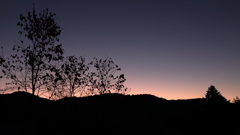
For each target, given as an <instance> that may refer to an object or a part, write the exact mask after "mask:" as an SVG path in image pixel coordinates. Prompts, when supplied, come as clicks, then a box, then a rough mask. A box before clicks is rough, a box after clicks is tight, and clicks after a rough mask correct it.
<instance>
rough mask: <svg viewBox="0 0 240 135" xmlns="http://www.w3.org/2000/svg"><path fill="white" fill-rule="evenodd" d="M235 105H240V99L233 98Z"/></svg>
mask: <svg viewBox="0 0 240 135" xmlns="http://www.w3.org/2000/svg"><path fill="white" fill-rule="evenodd" d="M233 103H237V104H240V98H239V97H238V96H236V98H233Z"/></svg>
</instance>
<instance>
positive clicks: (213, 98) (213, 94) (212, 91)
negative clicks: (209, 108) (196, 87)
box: [205, 85, 228, 103]
mask: <svg viewBox="0 0 240 135" xmlns="http://www.w3.org/2000/svg"><path fill="white" fill-rule="evenodd" d="M205 96H206V99H207V100H208V101H210V102H214V103H226V102H228V101H227V99H226V98H225V97H223V96H222V95H221V93H220V92H219V91H218V90H217V89H216V88H215V86H213V85H211V86H210V87H209V88H208V90H207V93H206V95H205Z"/></svg>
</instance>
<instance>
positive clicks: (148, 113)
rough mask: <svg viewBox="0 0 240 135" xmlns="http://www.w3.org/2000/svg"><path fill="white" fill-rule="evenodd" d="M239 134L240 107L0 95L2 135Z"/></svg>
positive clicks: (114, 97)
mask: <svg viewBox="0 0 240 135" xmlns="http://www.w3.org/2000/svg"><path fill="white" fill-rule="evenodd" d="M86 133H88V134H95V135H98V134H99V135H100V134H101V135H102V134H104V135H106V134H111V135H122V134H123V135H125V134H158V135H203V134H204V135H217V134H229V135H231V134H234V135H240V105H239V104H233V103H226V104H210V103H208V102H207V101H206V100H205V99H191V100H175V101H172V100H171V101H170V100H166V99H163V98H158V97H155V96H152V95H135V96H129V95H127V96H124V95H121V94H106V95H100V96H99V95H96V96H91V97H84V98H64V99H62V100H58V101H49V100H47V99H42V98H39V97H36V96H33V95H30V94H29V93H25V92H15V93H13V94H6V95H0V134H21V135H22V134H29V135H34V134H39V135H43V134H44V135H46V134H51V135H62V134H63V135H64V134H74V135H75V134H86Z"/></svg>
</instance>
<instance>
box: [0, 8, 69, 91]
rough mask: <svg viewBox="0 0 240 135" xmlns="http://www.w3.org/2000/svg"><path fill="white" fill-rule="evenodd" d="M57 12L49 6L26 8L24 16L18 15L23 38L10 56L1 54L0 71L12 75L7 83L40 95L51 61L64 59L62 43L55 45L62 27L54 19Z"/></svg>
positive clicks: (51, 64)
mask: <svg viewBox="0 0 240 135" xmlns="http://www.w3.org/2000/svg"><path fill="white" fill-rule="evenodd" d="M55 16H56V14H55V13H51V12H49V11H48V8H47V9H45V10H43V11H42V12H40V13H38V14H37V13H36V12H35V8H34V6H33V11H32V12H28V14H27V16H24V15H22V14H21V15H20V21H19V22H18V23H17V26H20V27H21V30H20V31H19V32H18V33H19V34H20V35H22V36H23V38H26V39H27V40H28V41H29V42H26V41H25V40H23V39H21V40H20V44H16V45H14V46H13V49H12V50H13V51H15V52H16V53H15V54H13V55H11V56H10V58H7V59H5V58H4V56H1V57H0V65H1V66H2V67H3V70H2V73H3V75H5V77H6V78H8V79H11V82H10V83H9V84H13V85H16V86H17V87H18V89H21V90H25V91H28V92H31V93H32V94H35V95H40V94H42V93H44V92H45V90H46V89H45V85H46V84H47V83H48V82H49V78H50V75H49V73H50V69H51V68H52V67H53V64H54V63H55V62H57V61H60V60H62V59H63V56H62V55H63V52H64V50H63V49H62V47H61V46H62V45H61V44H58V45H55V42H58V41H59V38H58V37H59V36H60V34H61V27H60V26H59V25H58V24H57V23H56V21H55V20H56V18H55Z"/></svg>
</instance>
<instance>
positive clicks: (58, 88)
mask: <svg viewBox="0 0 240 135" xmlns="http://www.w3.org/2000/svg"><path fill="white" fill-rule="evenodd" d="M88 69H89V66H88V65H86V64H85V58H83V57H79V58H77V57H75V56H68V57H66V58H65V61H64V63H63V64H61V66H60V68H56V67H53V69H52V70H53V71H54V72H55V76H53V77H52V81H50V82H51V83H48V84H47V89H48V90H49V93H50V97H49V98H50V99H61V98H63V97H73V96H80V97H81V96H82V95H83V94H86V91H85V88H86V86H87V76H86V72H87V71H88ZM77 94H78V95H77Z"/></svg>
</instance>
